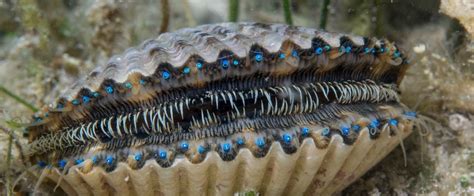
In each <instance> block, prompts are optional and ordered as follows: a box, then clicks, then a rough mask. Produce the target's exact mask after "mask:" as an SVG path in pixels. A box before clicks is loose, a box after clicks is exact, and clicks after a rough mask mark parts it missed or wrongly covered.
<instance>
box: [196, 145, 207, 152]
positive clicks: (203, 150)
mask: <svg viewBox="0 0 474 196" xmlns="http://www.w3.org/2000/svg"><path fill="white" fill-rule="evenodd" d="M197 150H198V153H199V154H204V153H205V152H206V148H205V147H204V146H198V149H197Z"/></svg>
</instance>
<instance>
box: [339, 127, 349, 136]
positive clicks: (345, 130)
mask: <svg viewBox="0 0 474 196" xmlns="http://www.w3.org/2000/svg"><path fill="white" fill-rule="evenodd" d="M350 131H351V130H350V129H349V127H341V133H342V135H343V136H348V135H349V133H350Z"/></svg>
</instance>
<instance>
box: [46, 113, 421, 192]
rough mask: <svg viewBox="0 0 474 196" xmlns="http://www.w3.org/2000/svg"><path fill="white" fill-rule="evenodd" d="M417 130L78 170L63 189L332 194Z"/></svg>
mask: <svg viewBox="0 0 474 196" xmlns="http://www.w3.org/2000/svg"><path fill="white" fill-rule="evenodd" d="M412 127H413V122H412V121H408V120H407V121H404V122H401V123H400V124H399V125H398V131H397V132H395V134H391V131H390V128H389V127H388V126H386V127H385V128H384V129H383V130H382V131H381V133H380V135H379V136H378V137H377V138H376V139H371V138H370V136H369V130H368V129H367V128H364V129H363V130H361V132H360V134H359V137H358V139H357V140H356V141H355V142H354V143H353V144H352V145H347V144H344V142H343V138H342V137H341V136H340V135H334V136H333V137H331V140H330V142H329V144H328V145H327V146H326V147H324V148H318V147H317V146H316V144H315V142H314V140H313V139H311V138H307V139H305V140H303V142H302V144H301V146H300V148H299V149H298V150H297V151H296V152H295V153H293V154H286V153H284V151H283V149H282V147H281V145H280V143H277V142H275V143H273V145H272V146H271V148H270V150H269V153H268V154H267V155H266V156H265V157H263V158H256V157H254V156H253V155H252V153H251V151H250V150H248V149H241V150H240V152H239V154H238V156H237V157H236V158H235V159H234V160H233V161H223V160H222V159H221V158H220V157H219V155H218V153H217V152H214V151H213V152H210V153H209V154H208V155H207V157H206V159H205V160H204V161H203V162H201V163H197V164H194V163H191V162H190V161H189V160H188V159H186V158H184V157H180V158H176V160H175V161H174V163H173V165H172V166H170V167H167V168H163V167H161V166H160V165H158V164H157V163H156V162H155V161H154V160H148V161H147V162H146V163H145V165H144V166H143V167H142V168H140V169H137V170H134V169H132V168H130V167H129V165H127V164H125V163H123V162H122V163H119V164H118V166H117V168H116V169H115V170H114V171H112V172H106V171H105V170H104V169H102V168H100V167H94V168H93V169H92V170H90V171H89V172H86V173H84V172H83V171H82V170H81V169H80V167H78V166H73V167H72V168H70V169H69V171H68V173H67V174H66V175H64V176H63V177H62V180H61V181H60V182H59V186H60V187H61V188H62V189H63V190H64V191H65V192H66V193H67V194H68V195H110V194H112V195H232V194H235V193H237V192H245V191H257V192H258V193H261V194H263V195H330V194H333V193H335V192H339V191H341V190H343V189H344V188H345V187H347V186H348V185H349V184H351V183H352V182H353V181H355V180H356V179H357V178H359V177H360V176H361V175H363V174H364V173H365V172H366V171H367V170H369V169H370V168H371V167H373V166H374V165H375V164H376V163H377V162H379V161H380V160H381V159H382V158H384V157H385V156H386V155H387V154H388V153H389V152H390V151H392V150H393V149H394V148H395V147H396V146H397V145H398V144H399V143H400V141H401V140H403V138H405V137H407V136H408V135H409V134H410V133H411V132H412ZM392 133H393V132H392ZM43 172H46V177H47V178H49V179H50V180H52V181H53V182H56V183H57V182H58V181H59V179H60V176H61V172H60V171H59V170H58V169H56V168H53V169H45V170H43Z"/></svg>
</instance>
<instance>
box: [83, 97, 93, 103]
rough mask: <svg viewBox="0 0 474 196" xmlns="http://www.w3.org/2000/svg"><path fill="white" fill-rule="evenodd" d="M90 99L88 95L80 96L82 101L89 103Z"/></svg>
mask: <svg viewBox="0 0 474 196" xmlns="http://www.w3.org/2000/svg"><path fill="white" fill-rule="evenodd" d="M90 100H91V98H89V97H88V96H83V97H82V102H83V103H89V101H90Z"/></svg>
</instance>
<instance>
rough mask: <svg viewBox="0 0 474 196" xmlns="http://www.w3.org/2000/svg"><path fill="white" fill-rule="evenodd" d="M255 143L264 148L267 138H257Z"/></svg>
mask: <svg viewBox="0 0 474 196" xmlns="http://www.w3.org/2000/svg"><path fill="white" fill-rule="evenodd" d="M255 145H257V146H258V147H259V148H264V147H265V139H263V137H260V138H257V140H255Z"/></svg>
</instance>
